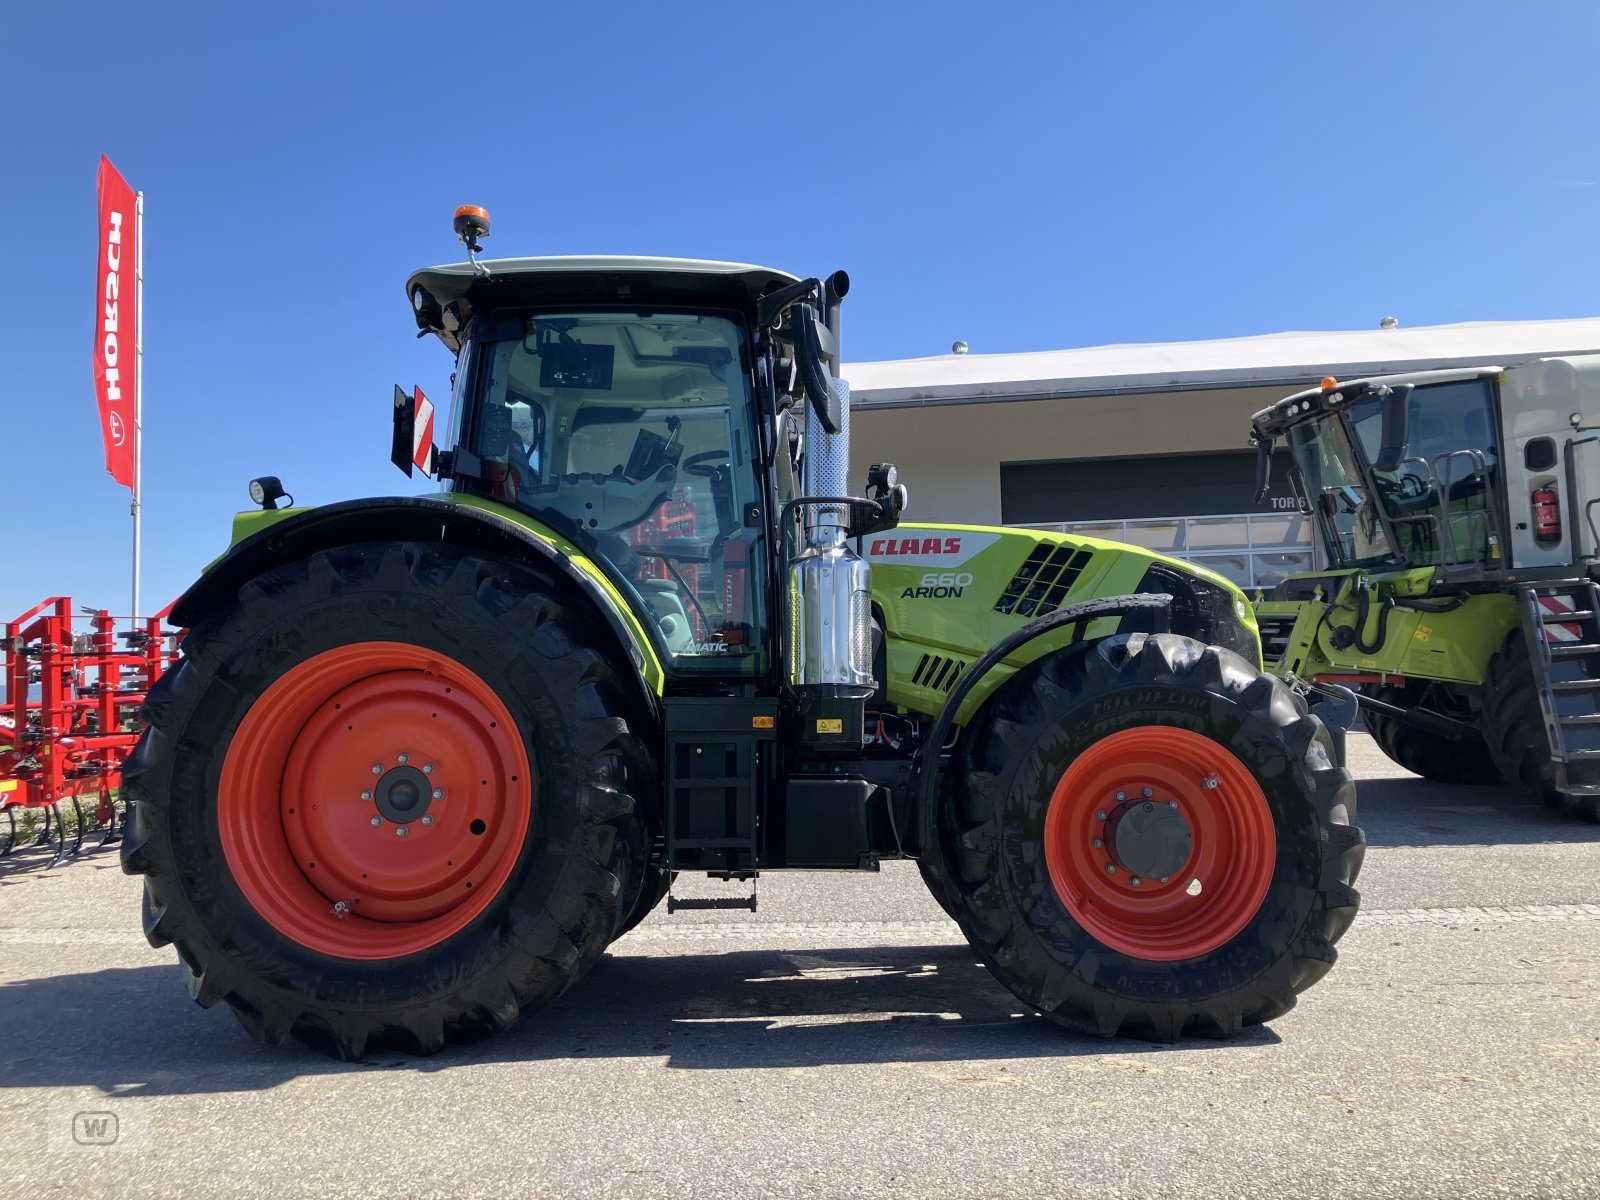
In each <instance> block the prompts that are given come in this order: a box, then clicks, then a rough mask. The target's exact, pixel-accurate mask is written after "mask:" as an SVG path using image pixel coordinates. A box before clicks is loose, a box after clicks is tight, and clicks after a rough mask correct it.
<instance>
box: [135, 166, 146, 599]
mask: <svg viewBox="0 0 1600 1200" xmlns="http://www.w3.org/2000/svg"><path fill="white" fill-rule="evenodd" d="M133 211H134V227H133V228H134V233H133V238H134V241H133V320H134V326H133V330H134V333H133V627H134V629H135V630H137V629H138V627H139V523H140V512H139V507H140V505H139V499H140V492H139V489H140V487H141V485H142V484H143V482H144V480H143V475H144V193H143V192H135V193H134V210H133Z"/></svg>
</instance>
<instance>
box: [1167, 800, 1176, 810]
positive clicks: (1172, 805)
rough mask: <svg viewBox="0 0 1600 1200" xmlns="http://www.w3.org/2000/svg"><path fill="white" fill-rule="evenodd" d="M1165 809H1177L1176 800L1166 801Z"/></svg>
mask: <svg viewBox="0 0 1600 1200" xmlns="http://www.w3.org/2000/svg"><path fill="white" fill-rule="evenodd" d="M1167 807H1168V808H1177V807H1178V802H1177V801H1176V800H1168V801H1167Z"/></svg>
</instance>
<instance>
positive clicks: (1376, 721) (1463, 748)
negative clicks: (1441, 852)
mask: <svg viewBox="0 0 1600 1200" xmlns="http://www.w3.org/2000/svg"><path fill="white" fill-rule="evenodd" d="M1434 691H1437V685H1436V686H1435V688H1434ZM1373 697H1374V698H1375V699H1377V700H1381V701H1383V702H1385V703H1387V704H1393V705H1394V706H1395V707H1397V708H1406V709H1411V708H1422V709H1424V710H1426V711H1430V712H1438V713H1441V715H1444V716H1449V717H1455V718H1457V719H1460V720H1466V721H1475V720H1476V719H1477V717H1476V714H1474V713H1472V712H1470V711H1469V710H1468V709H1466V707H1465V706H1464V705H1446V704H1441V699H1440V697H1438V696H1437V695H1429V694H1428V689H1427V688H1426V687H1423V686H1408V687H1403V688H1400V687H1381V688H1377V689H1376V690H1375V691H1374V692H1373ZM1452 699H1453V697H1452ZM1361 719H1362V721H1363V722H1364V723H1365V724H1366V727H1367V731H1368V732H1369V733H1371V734H1372V740H1373V741H1374V742H1376V743H1377V745H1378V749H1380V750H1382V751H1383V752H1384V753H1385V754H1387V755H1388V756H1389V758H1390V759H1392V760H1393V761H1394V762H1395V763H1397V764H1399V765H1400V766H1402V767H1404V768H1405V769H1406V770H1408V771H1410V772H1411V773H1412V774H1414V775H1421V776H1422V777H1423V778H1424V779H1432V780H1434V781H1435V782H1437V783H1459V784H1469V783H1499V782H1500V781H1501V779H1502V776H1501V774H1500V768H1499V766H1498V764H1497V763H1496V761H1495V758H1494V756H1493V755H1492V754H1491V753H1490V752H1489V747H1488V744H1487V743H1486V742H1485V741H1484V740H1483V739H1482V738H1479V740H1477V741H1474V742H1458V741H1452V740H1451V739H1450V738H1444V737H1440V736H1439V735H1438V734H1436V733H1430V732H1429V731H1428V730H1426V729H1419V728H1417V727H1416V726H1415V725H1407V724H1406V723H1405V722H1404V721H1401V720H1397V719H1396V718H1394V717H1391V716H1389V715H1387V714H1386V713H1381V712H1375V711H1373V710H1372V709H1369V708H1363V709H1362V710H1361Z"/></svg>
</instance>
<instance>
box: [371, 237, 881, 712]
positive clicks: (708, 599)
mask: <svg viewBox="0 0 1600 1200" xmlns="http://www.w3.org/2000/svg"><path fill="white" fill-rule="evenodd" d="M463 212H464V213H466V214H467V216H466V218H465V220H466V222H467V225H466V228H465V229H464V230H463V228H462V221H463V218H462V217H460V216H459V215H458V221H457V227H458V233H460V234H461V236H462V240H463V241H464V242H466V243H467V245H468V249H469V252H470V253H472V258H471V260H470V261H469V262H467V263H461V264H456V265H452V266H445V267H436V268H432V269H428V270H423V271H419V272H417V273H416V274H414V275H413V276H412V277H411V279H410V280H409V281H408V282H407V285H406V286H407V291H408V294H409V295H410V297H411V301H412V309H413V312H414V314H415V317H416V321H417V324H418V326H419V328H420V329H421V330H422V331H423V332H424V333H432V334H435V335H436V336H438V337H439V339H440V340H441V341H443V342H444V343H445V345H446V346H447V347H448V348H450V349H451V350H452V351H454V352H455V353H456V356H457V365H456V372H455V375H454V384H453V387H454V395H453V397H452V402H451V408H450V416H449V421H448V428H447V432H446V436H445V445H444V447H443V448H442V449H443V453H441V454H440V455H439V458H438V474H439V476H440V478H441V480H442V481H443V483H444V486H445V488H446V490H447V491H449V492H452V493H457V494H459V495H460V496H462V497H463V498H482V499H488V500H492V501H494V502H497V503H498V504H500V505H504V506H507V507H509V508H511V509H514V510H515V511H516V512H518V513H520V514H523V515H525V516H526V517H528V518H529V519H530V520H532V521H534V522H537V523H538V525H539V526H541V527H543V528H545V529H548V530H550V531H553V532H554V533H555V534H557V535H559V536H560V537H561V538H563V539H565V540H566V541H568V542H569V543H571V545H572V546H574V547H576V548H577V549H578V550H579V551H581V552H582V554H583V556H584V557H585V558H586V559H588V560H589V561H592V562H594V563H596V564H597V565H598V566H599V567H600V569H601V570H603V571H604V573H605V575H606V577H607V579H608V580H609V582H610V583H611V584H612V585H613V586H614V587H615V588H616V589H617V591H618V592H619V593H621V595H622V596H623V597H624V599H625V601H626V602H627V604H628V607H629V608H631V609H632V610H633V612H634V613H635V614H636V615H637V617H638V618H639V621H640V623H641V625H642V626H643V627H644V629H645V632H646V633H647V635H648V636H649V639H650V641H651V643H652V645H653V649H654V652H655V655H656V657H657V658H658V659H659V660H660V662H661V664H662V666H663V668H664V670H665V671H666V673H667V675H668V676H669V677H670V678H675V679H678V680H680V681H682V682H684V683H686V684H688V685H689V686H691V687H693V686H696V685H695V681H696V680H700V681H701V682H702V683H703V682H704V681H706V680H707V679H708V678H711V677H715V678H721V679H727V678H728V677H739V678H753V679H760V678H764V677H767V676H768V675H769V674H770V673H771V671H772V670H773V669H774V667H775V662H776V656H775V654H774V649H775V647H774V644H773V643H774V638H775V635H776V632H777V623H776V622H775V620H774V616H773V614H774V610H775V607H776V604H777V599H776V597H777V592H778V588H779V581H778V579H776V578H774V576H776V575H778V574H779V573H780V572H781V571H782V570H785V569H787V567H788V565H789V560H790V558H791V557H793V556H792V555H790V554H789V551H791V550H797V549H799V548H801V546H802V545H803V544H804V542H805V541H807V540H809V541H810V542H811V543H812V544H815V545H818V546H823V545H824V543H826V545H825V546H824V548H825V549H826V550H828V551H830V552H837V553H839V554H842V555H846V556H848V557H852V558H853V557H854V555H853V552H851V551H850V550H849V548H848V546H846V545H845V541H844V534H845V533H846V532H855V531H858V530H857V528H856V526H853V525H852V520H853V519H854V518H855V517H856V516H857V515H858V513H859V507H858V508H857V509H851V510H843V509H841V510H831V511H821V512H818V513H816V514H813V515H814V516H816V517H820V518H827V520H825V521H822V522H818V521H812V522H810V525H811V526H816V525H817V524H819V523H822V524H828V525H829V526H830V527H832V530H833V532H832V533H830V534H828V535H827V536H826V537H822V538H820V539H819V538H811V539H805V537H804V527H805V526H806V522H805V521H804V518H805V516H806V514H805V513H804V512H796V511H795V508H799V509H802V510H803V509H804V508H805V507H806V506H805V503H804V499H803V497H801V495H800V493H801V492H802V490H805V489H803V488H802V483H801V464H802V462H803V460H804V458H805V455H804V453H803V451H804V448H805V447H806V446H807V444H808V442H809V443H810V445H811V449H812V450H813V455H812V457H813V458H824V459H826V458H828V457H830V456H829V455H828V454H827V449H828V447H827V446H826V444H825V443H826V442H828V441H829V440H830V439H832V438H834V437H835V435H838V434H839V433H840V423H841V421H842V420H843V419H844V418H843V415H842V413H841V396H840V393H841V392H842V385H839V384H836V383H835V381H834V380H833V378H832V374H833V371H834V370H835V369H836V360H837V332H836V331H837V328H838V302H839V300H840V299H841V298H842V297H843V295H844V293H845V291H846V290H847V289H848V280H847V279H846V278H845V276H844V274H843V273H842V272H839V273H837V274H835V275H834V276H832V277H830V278H829V279H828V280H826V281H820V280H817V279H811V280H799V279H796V278H795V277H793V276H791V275H787V274H785V273H783V272H779V271H773V270H769V269H767V268H763V267H756V266H750V265H746V264H739V263H723V262H701V261H691V260H685V259H666V258H631V257H553V258H535V259H508V260H500V261H491V262H480V261H479V260H478V259H477V257H476V253H475V252H476V250H477V238H478V237H480V236H483V235H484V234H486V233H487V216H486V215H482V216H481V228H480V227H475V222H477V221H478V220H479V218H478V217H477V216H475V215H474V212H475V210H463ZM414 419H415V413H414V412H409V411H403V410H402V409H401V408H397V421H414ZM808 423H809V425H810V426H811V428H810V432H809V436H808V434H807V428H806V427H807V425H808ZM407 440H408V439H406V438H405V437H404V436H402V434H401V432H400V431H399V430H398V429H397V434H396V447H397V449H396V463H397V465H400V466H401V467H402V469H404V470H407V472H408V473H409V468H410V465H411V464H410V462H409V460H408V458H407V457H406V455H405V451H404V446H405V444H406V443H407ZM840 442H841V444H840V448H839V452H838V453H835V454H834V455H832V456H831V457H832V458H834V459H838V460H839V461H840V462H841V465H842V455H843V453H844V451H843V446H842V439H840ZM818 452H820V453H818ZM810 490H811V491H812V493H813V494H817V493H819V492H827V493H831V494H833V495H836V496H837V495H839V494H840V493H842V492H843V491H844V480H843V475H842V469H841V471H840V472H839V478H838V479H837V481H834V482H833V483H832V484H831V486H829V487H826V488H816V487H814V488H812V489H810ZM796 500H801V501H802V503H801V504H800V505H799V506H794V507H791V502H793V501H796ZM870 515H871V514H869V516H870ZM883 516H884V517H885V521H884V523H885V524H889V525H892V524H893V514H892V513H890V512H888V511H885V512H884V514H883ZM856 525H857V526H858V525H859V522H857V523H856ZM864 578H865V577H864V575H863V586H865V584H864ZM842 615H844V616H845V620H844V622H843V624H844V625H845V626H846V627H848V626H850V625H852V624H853V623H856V622H859V620H860V618H859V616H858V615H851V614H842ZM857 665H859V664H857ZM846 673H847V674H849V675H850V676H851V678H852V679H853V680H854V681H855V682H857V683H863V682H864V680H862V678H861V675H862V672H861V671H860V670H853V669H847V671H846ZM791 682H795V681H791Z"/></svg>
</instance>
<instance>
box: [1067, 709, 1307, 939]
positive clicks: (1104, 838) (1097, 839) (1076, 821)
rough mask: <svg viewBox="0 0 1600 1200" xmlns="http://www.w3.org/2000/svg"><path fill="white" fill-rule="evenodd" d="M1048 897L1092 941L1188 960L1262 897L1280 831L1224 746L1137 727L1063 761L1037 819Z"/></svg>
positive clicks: (1234, 926) (1226, 935)
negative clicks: (1051, 892)
mask: <svg viewBox="0 0 1600 1200" xmlns="http://www.w3.org/2000/svg"><path fill="white" fill-rule="evenodd" d="M1044 839H1045V864H1046V866H1047V867H1048V869H1049V872H1050V881H1051V883H1052V884H1053V885H1054V886H1055V890H1056V895H1057V896H1058V897H1059V898H1060V900H1061V902H1062V903H1063V904H1064V905H1065V906H1066V908H1067V911H1068V912H1070V913H1071V914H1072V917H1073V919H1074V920H1076V921H1077V922H1078V924H1080V925H1081V926H1082V927H1083V928H1084V929H1085V930H1086V931H1087V932H1088V933H1089V934H1091V935H1092V936H1093V937H1094V938H1095V939H1096V940H1098V941H1099V942H1101V943H1103V944H1104V945H1106V946H1109V947H1110V948H1111V949H1113V950H1116V951H1118V952H1120V953H1122V954H1127V955H1130V956H1132V957H1135V958H1143V959H1154V960H1157V961H1172V960H1175V959H1182V958H1194V957H1196V956H1198V955H1201V954H1207V953H1210V952H1211V951H1213V950H1216V949H1218V948H1219V947H1221V946H1223V945H1226V944H1227V943H1228V942H1229V941H1230V940H1232V939H1233V938H1234V937H1235V936H1237V935H1238V933H1239V932H1240V930H1242V929H1243V928H1244V927H1245V926H1246V925H1248V924H1249V923H1250V921H1251V919H1252V918H1253V917H1254V916H1255V915H1256V912H1257V911H1258V910H1259V909H1260V908H1261V902H1262V900H1264V899H1265V898H1266V894H1267V888H1268V887H1269V886H1270V885H1271V883H1272V873H1273V868H1274V867H1275V865H1276V863H1277V834H1276V829H1275V826H1274V824H1273V820H1272V811H1271V809H1270V808H1269V807H1268V806H1267V799H1266V796H1265V795H1264V794H1263V792H1262V790H1261V785H1260V784H1259V783H1257V782H1256V778H1255V776H1254V775H1252V774H1251V772H1250V770H1249V768H1248V767H1246V766H1245V765H1244V764H1243V763H1242V762H1240V761H1239V759H1238V758H1236V757H1235V756H1234V755H1233V754H1232V753H1230V752H1229V751H1228V749H1227V748H1226V747H1224V746H1223V745H1221V744H1220V743H1218V742H1215V741H1213V740H1211V739H1210V738H1208V737H1205V736H1203V735H1201V734H1198V733H1193V732H1191V731H1189V730H1187V729H1176V728H1172V727H1170V726H1166V725H1141V726H1137V727H1135V728H1133V729H1125V730H1123V731H1122V732H1120V733H1114V734H1112V735H1111V736H1110V737H1107V738H1103V739H1101V740H1100V741H1098V742H1095V743H1094V744H1093V745H1092V746H1090V747H1089V748H1088V749H1087V750H1085V751H1084V752H1083V753H1082V754H1080V755H1079V756H1078V757H1077V758H1075V759H1073V761H1072V763H1071V765H1069V766H1068V767H1067V770H1066V771H1065V773H1064V774H1063V775H1062V776H1061V779H1060V781H1059V782H1058V783H1057V784H1056V788H1055V792H1054V794H1053V795H1052V796H1051V798H1050V807H1049V809H1048V811H1047V812H1046V814H1045V825H1044Z"/></svg>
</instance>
